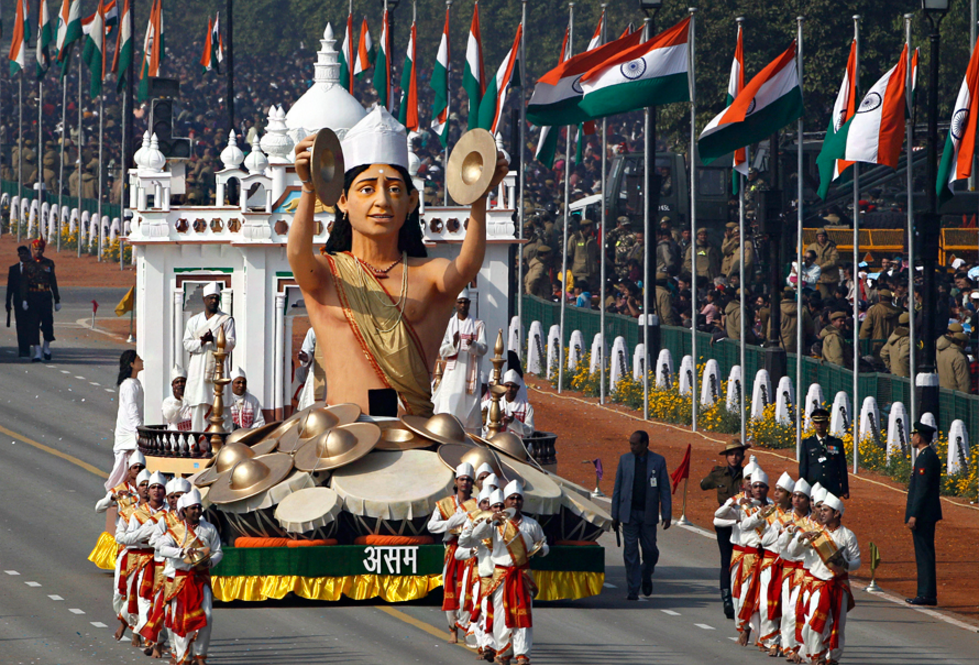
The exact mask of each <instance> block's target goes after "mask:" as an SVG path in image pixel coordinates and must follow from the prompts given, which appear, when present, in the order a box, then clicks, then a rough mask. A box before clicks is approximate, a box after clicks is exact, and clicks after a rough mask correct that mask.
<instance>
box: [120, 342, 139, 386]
mask: <svg viewBox="0 0 979 665" xmlns="http://www.w3.org/2000/svg"><path fill="white" fill-rule="evenodd" d="M134 362H136V351H134V350H133V349H126V350H125V351H123V352H122V355H121V356H119V378H117V379H116V385H117V386H121V385H122V382H123V381H125V380H126V379H128V378H131V377H132V375H133V363H134Z"/></svg>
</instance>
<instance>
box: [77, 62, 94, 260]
mask: <svg viewBox="0 0 979 665" xmlns="http://www.w3.org/2000/svg"><path fill="white" fill-rule="evenodd" d="M76 143H77V144H78V163H77V165H76V166H75V173H76V174H78V181H77V183H76V185H75V187H76V188H77V191H76V192H75V195H76V201H77V210H78V257H79V258H81V256H82V231H81V224H82V59H81V57H79V58H78V140H77V141H76ZM86 240H87V241H88V244H89V247H91V245H92V238H91V237H89V236H86Z"/></svg>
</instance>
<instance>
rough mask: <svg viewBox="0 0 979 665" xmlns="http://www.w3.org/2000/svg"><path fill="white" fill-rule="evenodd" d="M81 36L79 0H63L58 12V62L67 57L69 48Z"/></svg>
mask: <svg viewBox="0 0 979 665" xmlns="http://www.w3.org/2000/svg"><path fill="white" fill-rule="evenodd" d="M81 38H82V8H81V0H63V2H62V3H61V11H59V12H58V42H57V49H58V62H64V61H65V60H67V59H68V54H69V52H70V51H69V49H70V48H71V45H72V44H74V43H75V41H76V40H78V39H81Z"/></svg>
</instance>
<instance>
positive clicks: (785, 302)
mask: <svg viewBox="0 0 979 665" xmlns="http://www.w3.org/2000/svg"><path fill="white" fill-rule="evenodd" d="M779 310H780V312H781V314H782V317H781V322H780V324H779V330H780V332H781V340H782V348H783V349H785V352H786V353H795V352H796V350H797V347H796V342H797V339H796V337H797V334H798V333H797V329H798V326H799V323H800V321H799V312H798V305H797V303H796V293H795V291H794V290H793V289H792V288H790V287H786V288H785V289H784V290H783V291H782V303H781V305H779ZM801 323H802V343H803V344H804V345H805V344H807V343H808V342H809V341H810V340H811V339H812V338H813V336H814V335H815V332H816V328H815V326H816V324H815V323H813V320H812V316H811V315H810V314H809V309H808V308H806V307H803V308H802V321H801ZM771 326H772V321H771V318H769V319H768V322H767V324H766V326H765V329H766V333H765V335H766V337H767V338H768V339H771V337H772V331H771Z"/></svg>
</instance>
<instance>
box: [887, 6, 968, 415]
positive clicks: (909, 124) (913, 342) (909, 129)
mask: <svg viewBox="0 0 979 665" xmlns="http://www.w3.org/2000/svg"><path fill="white" fill-rule="evenodd" d="M973 7H975V4H974V3H973ZM913 17H914V14H905V15H904V36H905V41H906V42H907V43H908V44H910V43H911V20H912V19H913ZM975 27H976V22H975V21H972V29H973V34H974V30H975ZM972 43H973V44H975V38H973V40H972ZM911 57H912V56H911V49H910V48H909V49H908V66H907V83H906V85H905V90H908V91H910V90H911ZM907 100H908V110H909V111H910V110H911V103H910V102H911V94H910V93H908V96H907ZM905 123H906V128H905V134H906V135H907V139H906V141H907V143H905V154H906V155H907V157H906V160H907V193H908V201H907V207H908V338H909V340H910V357H909V359H908V369H909V370H910V371H909V372H908V373H909V374H910V375H911V389H910V391H909V392H910V401H909V404H910V405H911V414H910V415H911V421H912V422H915V421H917V419H918V410H917V406H918V398H917V395H916V394H915V393H916V391H915V389H914V388H915V380H914V376H915V368H917V366H918V365H917V364H916V362H915V360H916V358H915V355H916V349H917V339H916V333H917V330H915V322H914V275H915V272H916V271H915V267H914V197H913V188H912V181H913V180H914V173H913V171H914V169H913V168H912V161H911V160H912V155H913V147H914V118H913V117H912V114H911V113H908V116H907V120H906V121H905Z"/></svg>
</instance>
